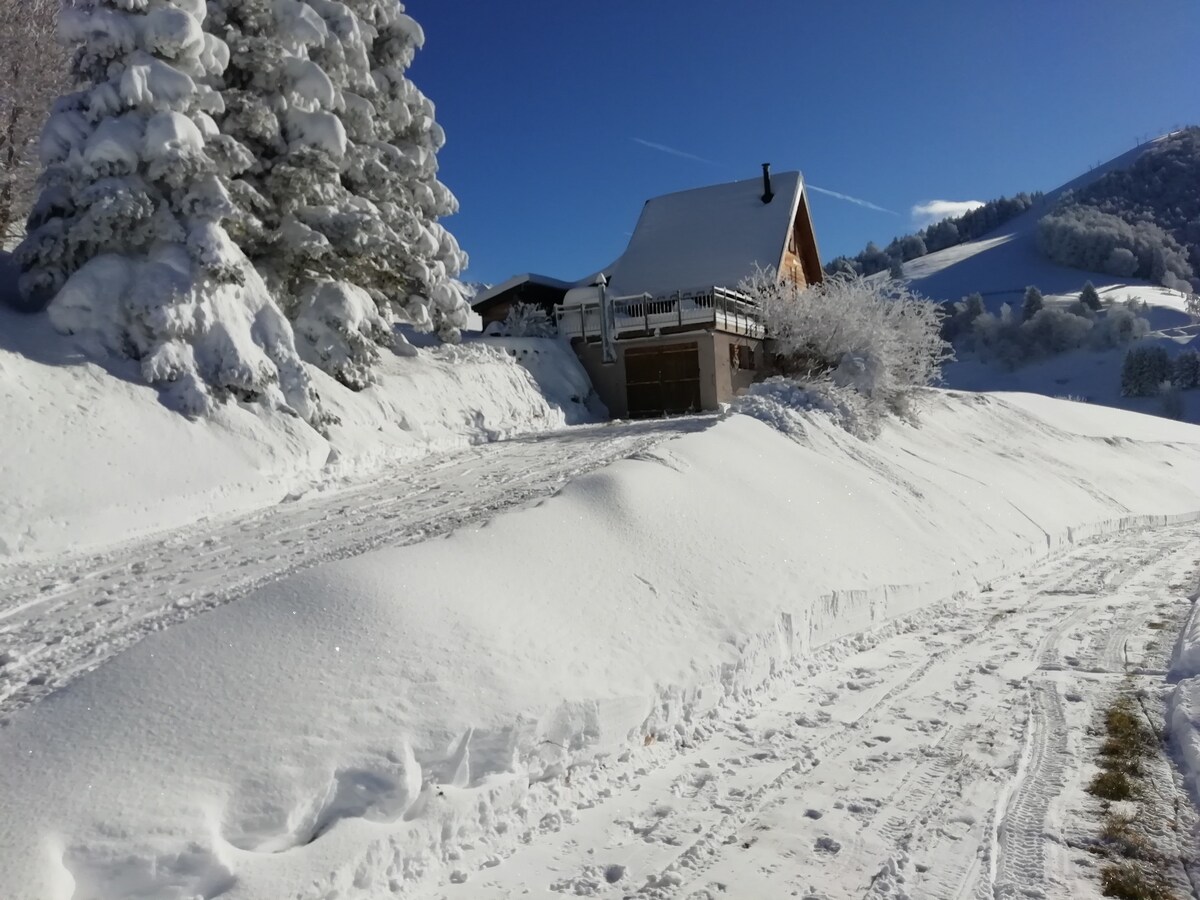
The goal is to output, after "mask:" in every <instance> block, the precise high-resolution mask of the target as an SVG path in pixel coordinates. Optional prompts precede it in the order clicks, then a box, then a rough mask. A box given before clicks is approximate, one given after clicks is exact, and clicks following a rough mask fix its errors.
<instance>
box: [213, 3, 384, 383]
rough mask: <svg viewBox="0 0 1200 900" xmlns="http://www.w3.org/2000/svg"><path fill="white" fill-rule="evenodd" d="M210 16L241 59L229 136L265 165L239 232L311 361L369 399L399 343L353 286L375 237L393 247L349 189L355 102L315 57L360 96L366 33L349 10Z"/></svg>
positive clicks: (235, 67)
mask: <svg viewBox="0 0 1200 900" xmlns="http://www.w3.org/2000/svg"><path fill="white" fill-rule="evenodd" d="M210 5H211V7H212V10H213V14H212V17H211V18H210V20H209V24H208V27H209V28H210V29H211V30H212V31H214V32H215V33H217V34H218V35H219V36H220V37H221V38H222V39H223V40H224V41H225V42H226V43H227V44H228V46H229V49H230V54H229V56H230V59H229V65H228V66H227V67H226V69H225V72H224V74H223V76H222V78H221V82H220V90H221V95H222V98H223V100H224V106H225V111H224V115H222V116H221V117H220V127H221V129H222V131H223V132H224V133H226V134H228V135H231V136H232V137H234V138H236V139H237V140H238V141H239V142H241V143H243V144H245V145H246V146H247V147H249V148H250V150H251V152H252V153H253V156H254V163H253V165H252V166H251V167H250V168H249V169H248V170H247V171H246V172H245V173H243V175H242V176H241V177H240V178H239V179H237V180H236V181H234V182H233V184H232V186H231V193H232V196H233V199H234V202H235V204H236V206H237V209H238V212H237V215H236V216H235V217H234V219H233V221H232V222H231V231H232V233H233V236H234V238H235V239H236V240H237V241H238V243H239V244H240V245H241V247H242V248H243V250H245V252H246V253H247V255H248V256H249V257H250V259H251V261H252V262H253V263H254V264H255V266H256V268H257V269H258V271H259V273H260V274H261V275H262V276H263V278H264V279H265V280H266V282H267V284H268V286H269V287H270V289H271V291H272V292H273V293H274V295H275V296H276V298H277V300H278V302H279V303H280V305H281V306H282V307H283V308H284V310H285V311H286V312H287V314H288V316H289V318H291V319H292V320H293V322H294V324H295V331H296V337H297V345H298V347H299V350H300V353H301V355H302V356H303V357H304V358H305V359H306V360H308V361H309V362H312V363H314V364H315V365H317V366H319V367H320V368H322V369H324V370H325V371H326V372H328V373H329V374H331V375H333V376H334V377H335V378H337V379H338V380H339V381H341V382H342V383H343V384H345V385H347V386H348V387H350V388H352V389H354V390H359V389H361V388H363V387H366V386H367V385H368V384H370V382H371V380H372V377H373V376H372V371H371V370H372V367H373V366H374V364H375V363H376V362H377V361H378V359H379V351H378V345H385V346H390V345H392V344H393V343H394V340H393V336H392V329H391V326H390V324H389V322H388V321H387V320H386V319H385V318H384V316H382V315H381V314H380V311H379V309H378V308H377V306H376V304H375V303H374V301H372V299H371V298H370V297H369V296H367V295H365V294H364V293H363V291H362V290H361V289H360V288H357V287H355V286H354V285H353V284H351V283H350V280H353V279H350V280H347V279H348V277H349V275H350V274H352V272H351V271H350V270H349V267H348V262H349V261H351V260H355V259H356V257H357V254H358V251H359V250H360V249H361V248H362V247H364V246H369V245H371V244H369V242H368V241H367V240H366V239H365V236H367V235H374V245H377V246H386V244H387V235H382V236H381V235H378V234H377V233H376V232H377V230H378V224H377V222H375V221H373V220H372V217H371V216H370V214H369V211H367V210H364V209H361V208H359V205H358V204H357V203H356V198H355V197H354V196H353V194H351V192H350V191H349V190H347V189H346V187H345V186H344V185H343V184H342V180H341V172H342V168H343V166H344V164H345V162H346V152H347V140H346V130H345V126H344V125H343V124H342V116H341V115H339V114H338V110H344V109H345V101H344V98H343V95H342V92H341V85H339V84H335V82H334V79H333V78H331V77H330V75H329V73H327V72H326V71H325V69H324V68H323V67H322V66H321V65H320V64H319V63H318V62H317V61H315V60H314V59H312V58H311V54H310V51H314V52H315V53H316V54H317V55H318V56H324V57H325V58H327V59H329V60H331V61H332V63H333V66H334V67H335V71H337V72H338V74H339V75H340V76H342V77H341V78H340V82H341V84H349V82H348V80H347V76H346V72H347V57H350V58H351V59H354V58H357V59H358V60H359V65H358V68H359V69H362V68H364V67H365V59H366V56H365V50H364V48H363V47H362V41H361V32H360V29H359V28H358V27H357V22H356V20H355V18H354V16H353V14H352V13H351V12H350V11H349V10H348V9H346V8H345V7H343V6H342V5H341V4H338V3H328V4H325V5H323V7H322V9H323V11H324V12H325V15H326V16H328V17H329V21H327V19H326V18H325V17H323V16H322V15H320V14H318V12H317V10H316V9H314V7H313V5H311V4H310V3H306V2H302V0H211V4H210ZM331 25H332V27H333V28H336V29H338V30H339V32H340V33H341V34H342V35H343V36H344V38H343V37H339V35H338V34H334V33H332V32H331ZM346 46H349V52H347V49H346ZM326 48H329V50H328V51H327V50H326ZM352 68H353V67H352Z"/></svg>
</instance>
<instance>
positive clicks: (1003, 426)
mask: <svg viewBox="0 0 1200 900" xmlns="http://www.w3.org/2000/svg"><path fill="white" fill-rule="evenodd" d="M922 405H923V407H924V410H923V424H922V425H921V427H919V428H914V427H911V426H908V425H902V424H890V425H888V426H887V428H886V429H885V431H884V433H883V435H882V436H881V437H880V438H879V439H878V440H876V441H874V442H872V443H863V442H860V441H858V440H856V439H854V438H852V437H850V436H849V435H847V434H846V433H844V432H842V431H840V430H839V429H837V428H836V427H833V426H832V425H830V424H829V423H828V422H827V421H825V420H824V419H823V418H822V417H821V416H820V415H818V414H806V415H799V414H798V415H797V417H796V418H795V420H794V421H793V425H794V426H796V433H795V434H794V438H795V439H792V438H788V437H785V436H783V435H781V434H780V433H778V432H777V431H775V430H773V429H772V428H770V427H768V426H767V425H765V424H763V423H761V422H758V421H755V420H753V419H750V418H747V417H745V416H732V417H729V418H725V419H722V420H719V421H716V422H715V423H714V422H713V420H702V421H700V422H687V421H684V422H680V423H667V424H665V425H664V424H655V425H645V426H626V427H615V428H607V429H606V428H598V429H593V430H592V431H590V432H586V431H569V432H567V433H566V434H564V435H561V436H555V437H552V438H549V439H546V440H530V441H526V442H523V443H520V444H497V445H492V446H488V447H483V448H477V449H475V450H472V451H469V452H468V453H466V454H465V455H463V456H460V457H457V458H451V459H448V460H446V469H443V471H445V472H447V474H446V476H445V486H448V487H449V488H450V489H451V491H452V492H453V493H457V494H458V495H459V498H458V499H456V498H455V497H451V498H450V499H449V502H448V503H447V509H448V510H449V515H448V516H447V517H444V518H443V517H439V515H438V512H437V510H438V499H437V496H436V495H437V493H438V491H439V490H440V489H441V488H439V487H438V484H439V475H438V470H437V469H434V470H433V471H432V472H430V473H429V474H428V476H426V475H422V476H420V477H418V478H414V480H413V483H412V485H411V488H412V494H413V496H412V497H407V498H406V497H405V496H404V495H405V493H406V488H407V487H408V486H407V485H405V483H404V481H403V478H401V479H400V480H399V481H397V482H396V483H395V486H394V488H390V489H389V490H388V491H385V492H384V496H383V497H381V498H379V500H378V502H376V498H375V497H373V496H372V493H371V490H370V489H369V488H364V489H363V490H362V491H360V492H358V493H356V494H344V495H340V496H341V497H342V498H344V499H342V501H341V504H340V505H339V502H338V500H339V498H338V496H335V494H334V493H332V492H331V493H329V494H328V495H326V496H311V497H306V498H300V499H299V500H297V501H296V502H295V503H290V504H286V505H283V506H280V507H278V508H277V509H274V510H272V511H271V512H270V513H267V514H263V515H262V516H260V517H257V518H254V517H252V518H250V519H246V520H244V522H242V523H240V524H245V525H246V526H248V527H245V528H241V527H240V524H239V521H238V520H230V521H229V522H228V524H227V527H226V528H225V529H224V530H222V529H221V527H219V523H217V524H216V525H214V526H212V527H210V526H205V525H200V526H196V527H192V528H185V529H182V530H179V531H177V532H173V533H170V534H167V535H163V536H161V537H160V538H159V539H158V541H157V542H149V543H146V544H142V545H140V547H141V549H140V550H139V549H136V548H130V547H125V548H117V549H113V550H110V551H106V554H101V556H100V558H99V559H98V560H97V561H96V562H98V563H99V565H93V561H91V560H87V559H70V558H60V559H51V560H45V561H43V562H42V563H41V564H40V565H41V567H40V568H36V567H29V568H23V569H10V570H8V571H7V572H6V575H13V574H15V575H16V576H17V577H16V578H15V580H13V581H12V582H10V583H11V584H13V585H14V587H13V590H14V592H23V593H21V594H20V597H21V599H18V600H17V602H15V603H10V604H9V605H8V606H7V607H6V609H7V610H8V611H9V615H8V616H7V617H5V618H0V636H2V637H3V638H4V639H6V640H7V641H9V644H8V646H9V648H10V649H8V650H6V651H5V656H4V657H3V658H4V659H5V660H6V665H5V666H4V668H3V670H0V671H3V672H4V673H5V677H6V679H7V685H8V688H9V691H8V697H9V701H10V705H9V709H10V710H12V711H11V712H10V714H9V720H8V724H7V725H6V727H4V728H3V729H0V761H2V762H3V765H0V796H2V797H4V798H5V810H6V815H5V816H4V817H2V818H0V871H3V872H4V873H5V889H6V890H5V896H6V897H9V896H11V897H13V898H14V900H18V898H35V897H36V898H39V900H40V898H53V900H56V898H64V900H65V898H72V900H87V898H100V897H105V898H108V897H174V898H190V897H195V896H200V897H205V898H208V897H216V896H221V897H227V898H240V897H261V898H278V897H296V898H308V897H311V898H332V897H338V898H341V900H346V898H351V897H363V898H367V897H379V896H387V895H399V896H414V897H438V896H454V897H489V896H495V897H501V896H517V895H525V894H529V895H532V896H539V895H540V896H556V895H561V894H595V895H609V896H625V895H630V894H636V895H641V896H649V897H668V896H670V897H674V896H679V897H694V898H701V897H715V896H718V895H721V894H725V895H729V896H764V897H765V896H780V895H782V896H790V895H793V894H794V895H795V896H810V897H862V896H895V897H900V896H904V895H905V894H907V895H908V896H911V897H925V896H946V897H949V896H974V895H976V894H978V895H984V894H988V895H996V896H1006V895H1009V894H1012V895H1019V892H1025V894H1028V892H1029V891H1042V892H1043V894H1044V895H1046V896H1055V897H1073V896H1089V895H1094V894H1096V893H1097V888H1096V881H1095V877H1094V871H1093V870H1092V869H1090V868H1089V866H1090V865H1092V861H1091V857H1090V855H1089V854H1088V853H1087V852H1086V851H1085V850H1082V849H1075V848H1077V847H1078V846H1079V845H1078V840H1079V839H1080V835H1082V834H1084V833H1085V832H1087V830H1088V828H1090V827H1091V823H1090V820H1088V819H1087V816H1086V814H1087V809H1086V807H1087V805H1088V803H1090V802H1091V801H1089V800H1086V799H1085V798H1084V797H1083V795H1082V794H1081V793H1080V791H1079V785H1080V783H1083V782H1085V781H1086V779H1087V777H1089V770H1088V768H1087V762H1086V761H1087V760H1088V759H1089V753H1091V752H1092V751H1093V750H1094V748H1092V747H1091V745H1090V743H1089V742H1090V741H1092V740H1093V739H1092V738H1090V737H1089V736H1088V735H1087V733H1086V727H1087V725H1088V724H1089V723H1090V722H1091V721H1092V717H1093V716H1094V712H1095V710H1096V708H1097V707H1098V706H1099V705H1101V704H1103V703H1104V702H1105V700H1106V698H1107V697H1108V696H1109V695H1110V693H1111V691H1112V690H1113V689H1114V687H1115V685H1116V683H1117V682H1119V681H1120V680H1121V679H1120V676H1121V675H1122V673H1123V672H1124V671H1125V670H1126V669H1127V668H1128V667H1136V668H1137V669H1140V670H1141V671H1142V673H1143V674H1142V676H1141V677H1143V678H1144V679H1146V684H1147V686H1148V687H1150V688H1153V689H1156V690H1163V689H1165V687H1164V679H1163V675H1162V673H1163V672H1165V670H1166V669H1167V667H1168V661H1167V655H1168V653H1169V651H1170V647H1171V637H1172V635H1173V633H1174V631H1176V630H1177V629H1178V628H1179V626H1180V624H1181V622H1182V620H1183V618H1184V617H1185V615H1186V614H1187V612H1188V604H1187V602H1186V598H1187V596H1188V595H1189V593H1191V592H1192V591H1193V589H1194V588H1193V587H1192V585H1194V582H1195V577H1196V566H1197V559H1198V558H1200V527H1198V526H1197V525H1194V524H1191V523H1193V522H1194V521H1195V519H1196V516H1197V514H1198V513H1200V429H1196V428H1194V427H1191V426H1186V425H1181V424H1178V423H1173V422H1169V421H1166V420H1162V419H1154V418H1148V417H1142V416H1136V415H1133V414H1128V413H1121V412H1117V411H1114V410H1109V409H1104V408H1099V407H1093V406H1087V405H1082V404H1072V403H1066V402H1062V401H1053V400H1048V399H1046V398H1041V397H1029V396H1011V397H1002V396H992V397H987V396H972V395H955V394H949V393H942V392H931V393H930V394H929V395H928V397H927V399H925V400H924V401H923V402H922ZM681 432H682V436H681ZM620 457H627V458H620ZM614 458H618V461H616V462H612V463H611V464H607V465H604V464H605V463H606V462H608V460H611V459H614ZM596 465H601V466H602V468H599V469H595V470H593V471H591V473H590V474H582V475H579V476H578V477H574V478H573V480H571V481H570V482H569V483H568V484H566V485H565V487H562V489H561V490H559V491H558V492H557V493H556V494H554V496H552V497H550V498H549V499H544V500H542V501H540V502H539V501H538V498H541V497H545V496H546V495H548V494H550V493H551V492H552V491H554V489H555V488H557V487H559V485H560V483H561V482H562V481H563V480H564V479H568V478H572V476H574V475H576V473H577V472H579V471H581V470H584V469H587V468H589V467H592V466H596ZM489 489H491V490H492V493H491V494H490V495H488V493H487V491H488V490H489ZM514 495H515V496H514ZM481 496H482V498H483V499H482V500H477V499H476V498H478V497H481ZM489 496H490V497H491V499H488V497H489ZM466 498H470V499H466ZM514 501H515V502H516V504H517V506H518V507H519V508H518V509H516V510H515V511H512V512H506V513H501V514H499V515H496V516H495V517H494V518H492V519H491V520H490V521H483V520H484V519H485V518H486V517H487V516H488V515H490V514H491V513H492V512H493V511H494V510H495V509H496V508H498V507H504V506H507V505H509V504H510V503H512V502H514ZM531 501H532V502H534V504H535V505H532V506H530V505H529V504H530V502H531ZM392 513H394V514H395V516H396V517H395V519H394V520H389V519H388V518H387V516H388V515H389V514H392ZM422 517H424V521H423V522H422V521H420V520H421V519H422ZM414 520H416V521H414ZM389 521H390V522H391V524H389ZM456 526H457V530H455V531H453V532H452V533H449V534H447V535H446V537H445V538H442V539H436V540H426V541H423V542H420V543H416V544H411V545H409V546H399V547H397V546H394V544H397V543H401V544H403V543H408V542H411V541H412V540H414V539H415V538H416V537H418V536H419V534H420V533H421V532H428V533H430V534H441V533H445V532H447V530H448V529H450V528H454V527H456ZM338 529H345V531H346V534H345V535H337V534H336V532H337V530H338ZM376 535H378V538H377V537H376ZM210 537H211V538H213V541H212V543H209V544H206V543H205V541H207V540H208V539H209V538H210ZM339 547H340V549H339ZM326 552H327V556H325V557H322V556H321V554H322V553H326ZM139 553H140V554H141V555H143V558H144V565H142V566H138V565H137V564H136V560H135V559H134V557H135V556H137V555H138V554H139ZM354 554H357V555H354ZM273 556H275V557H278V558H276V559H272V558H271V557H273ZM346 556H349V557H350V558H341V559H339V558H340V557H346ZM325 559H329V560H332V561H324V560H325ZM105 560H108V561H109V562H110V563H111V568H109V569H107V570H106V569H105V567H104V562H105ZM243 561H245V566H244V567H245V568H247V569H248V570H249V571H248V574H247V576H246V577H245V580H244V581H242V582H241V583H242V584H243V585H244V588H245V589H249V590H248V593H246V594H245V596H240V597H237V598H236V602H228V603H226V602H224V601H226V600H232V599H235V597H234V595H236V594H237V593H239V592H238V591H237V590H231V592H230V594H229V595H228V596H208V597H206V596H204V592H205V591H211V590H212V589H213V586H214V585H217V584H225V583H227V581H228V580H229V578H230V576H229V572H230V571H231V570H232V569H236V568H242V567H243V566H242V565H241V563H242V562H243ZM310 563H315V564H311V565H310ZM93 569H95V570H97V578H96V587H94V588H93V587H89V582H90V581H91V579H89V578H87V577H86V576H87V573H88V572H90V571H92V570H93ZM288 573H291V574H288ZM106 574H107V575H108V576H109V577H108V578H105V577H104V576H105V575H106ZM222 576H223V577H224V579H226V580H225V581H221V580H219V578H220V577H222ZM278 576H282V577H278ZM72 579H76V580H74V581H73V580H72ZM271 579H274V580H271ZM39 580H41V581H42V584H38V583H37V582H38V581H39ZM234 580H236V576H235V578H234ZM263 582H266V583H263ZM101 585H103V587H101ZM255 585H257V587H255ZM43 586H45V587H46V593H47V594H48V595H49V596H48V598H47V600H46V602H45V605H44V607H43V610H42V613H40V614H35V613H33V612H32V609H33V607H30V606H29V605H28V604H29V603H31V602H32V603H33V604H35V605H36V604H38V602H39V599H38V593H39V592H40V589H41V587H43ZM105 589H107V591H108V593H107V594H105V593H103V591H104V590H105ZM189 592H190V593H192V594H196V593H197V592H198V593H199V595H200V596H199V597H198V598H193V599H198V600H199V601H200V605H201V606H206V607H207V606H213V605H216V604H218V603H223V605H221V606H220V608H217V609H213V610H212V611H211V612H208V613H206V614H205V615H202V616H196V617H193V618H191V619H190V620H189V621H186V622H182V623H181V624H178V625H174V626H172V627H170V628H166V629H165V630H163V631H162V632H161V633H150V634H148V632H153V631H155V630H157V628H158V627H161V626H162V625H166V624H169V623H171V622H172V621H173V620H174V619H175V618H182V617H184V616H185V615H186V609H187V608H188V606H189V603H190V602H191V600H189V598H188V595H189ZM181 598H182V599H184V601H185V602H184V603H182V604H180V603H179V602H178V601H179V600H180V599H181ZM97 601H105V602H103V603H101V604H100V605H99V606H96V605H95V604H96V602H97ZM122 604H124V605H125V607H126V608H125V609H124V610H122ZM105 607H112V608H113V611H112V612H111V613H109V612H105V611H104V610H105ZM51 610H52V611H53V612H52V616H53V619H54V621H61V622H64V623H67V624H66V625H65V626H64V627H52V628H47V629H45V630H44V631H39V626H38V624H37V622H38V620H39V619H40V618H41V617H42V616H43V615H44V616H50V615H51ZM181 610H183V612H181ZM0 616H4V612H0ZM6 618H7V619H9V620H11V621H6ZM139 623H140V624H139ZM142 626H145V627H142ZM64 632H65V633H66V634H67V635H68V636H69V637H70V640H66V639H62V638H59V633H64ZM106 633H107V634H112V635H113V640H114V643H115V644H116V645H117V646H118V648H124V647H128V649H126V650H125V652H122V653H120V654H118V655H116V656H114V657H113V658H111V659H109V660H108V661H107V662H106V663H105V664H103V665H101V666H99V668H97V669H96V670H95V671H92V672H88V673H86V674H82V675H81V676H80V677H74V678H73V680H71V679H72V676H75V675H78V674H79V673H81V672H83V671H85V670H86V669H87V668H89V667H90V665H89V663H88V662H87V661H86V656H87V655H88V653H91V652H95V651H93V650H91V649H89V648H92V647H97V646H100V645H102V644H103V638H104V635H105V634H106ZM139 638H142V639H141V640H138V639H139ZM59 643H63V644H66V647H65V648H64V649H63V650H62V652H61V657H60V658H61V660H62V661H63V665H62V668H63V670H64V671H65V672H66V673H67V674H66V677H64V679H63V681H64V682H65V683H64V685H63V687H62V688H61V689H60V690H58V691H56V692H54V693H52V694H50V695H49V696H46V697H43V696H42V694H43V691H41V690H39V685H38V684H32V685H31V684H29V682H30V681H36V680H37V679H38V678H39V677H40V673H43V672H47V671H51V670H53V669H55V668H57V664H53V663H52V664H51V665H49V666H45V665H43V663H42V662H39V658H40V659H42V660H53V659H54V658H55V657H54V654H56V653H59V651H58V650H55V649H54V647H55V646H56V645H57V644H59ZM1152 644H1153V646H1151V645H1152ZM130 645H132V646H130ZM81 651H86V652H81ZM98 653H99V656H101V657H103V656H105V655H107V653H108V651H106V650H105V649H103V648H101V649H100V650H99V651H98ZM39 654H41V655H42V656H41V657H39ZM23 660H27V662H26V661H23ZM39 667H40V668H39ZM22 671H26V672H29V673H31V674H32V677H31V678H29V679H27V680H26V681H25V682H24V683H22V682H21V677H20V676H21V672H22ZM1156 673H1157V674H1156ZM22 705H24V708H19V709H18V708H17V707H18V706H22Z"/></svg>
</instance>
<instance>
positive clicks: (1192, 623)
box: [1167, 591, 1200, 802]
mask: <svg viewBox="0 0 1200 900" xmlns="http://www.w3.org/2000/svg"><path fill="white" fill-rule="evenodd" d="M1189 599H1190V600H1191V601H1192V611H1191V614H1190V615H1189V616H1188V619H1187V622H1186V623H1185V624H1184V626H1183V631H1181V632H1180V634H1179V640H1178V641H1177V642H1176V644H1175V652H1174V654H1173V657H1172V659H1171V672H1170V677H1171V678H1172V679H1173V680H1176V681H1178V683H1177V684H1176V685H1175V689H1174V691H1173V692H1172V693H1171V697H1170V700H1169V702H1168V708H1167V731H1168V733H1169V735H1170V739H1171V743H1172V744H1173V745H1174V747H1175V753H1176V758H1177V761H1178V763H1179V767H1180V769H1181V770H1182V771H1183V779H1184V782H1185V783H1186V784H1187V786H1188V789H1189V790H1190V791H1191V793H1192V799H1193V800H1196V801H1198V802H1200V591H1197V592H1196V593H1194V594H1192V596H1191V597H1190V598H1189Z"/></svg>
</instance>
